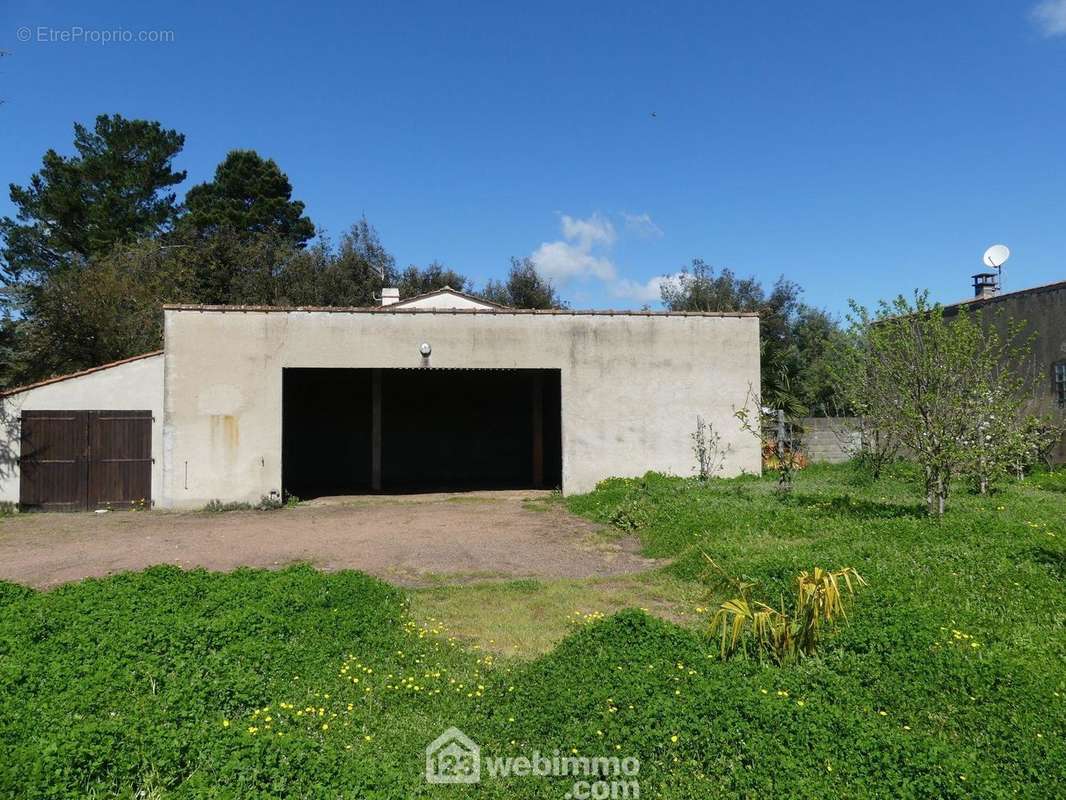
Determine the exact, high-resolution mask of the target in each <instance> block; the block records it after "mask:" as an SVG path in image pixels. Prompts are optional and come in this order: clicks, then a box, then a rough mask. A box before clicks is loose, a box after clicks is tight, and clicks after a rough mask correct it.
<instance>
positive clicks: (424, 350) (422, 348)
mask: <svg viewBox="0 0 1066 800" xmlns="http://www.w3.org/2000/svg"><path fill="white" fill-rule="evenodd" d="M418 352H419V353H421V354H422V358H429V354H430V353H432V352H433V348H432V347H430V344H429V342H422V344H421V345H419V347H418Z"/></svg>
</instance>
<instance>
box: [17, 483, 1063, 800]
mask: <svg viewBox="0 0 1066 800" xmlns="http://www.w3.org/2000/svg"><path fill="white" fill-rule="evenodd" d="M907 477H908V476H907V475H906V471H905V470H904V469H902V468H901V469H899V470H896V471H895V473H894V474H893V475H890V476H889V477H887V478H886V479H884V480H882V481H879V482H876V483H875V482H871V481H869V480H868V478H866V477H865V476H864V475H863V474H862V473H861V472H858V471H854V470H852V469H851V468H849V467H838V468H821V467H818V468H811V469H809V470H806V471H804V472H803V473H801V474H800V475H799V476H798V478H797V484H796V489H795V492H794V494H793V496H792V497H791V498H788V499H781V498H779V497H777V496H776V495H775V493H774V491H773V481H772V479H769V478H767V479H754V478H746V479H739V480H732V481H712V482H711V483H710V484H708V485H707V486H700V485H698V484H697V483H695V482H694V481H691V480H682V479H671V478H663V477H661V476H655V475H649V476H646V477H645V478H644V479H642V480H625V481H623V480H612V481H607V482H605V483H604V484H603V485H601V486H600V487H599V488H598V489H597V490H596V491H595V492H593V493H591V494H589V495H584V496H579V497H572V498H567V500H566V502H567V504H568V506H569V507H570V508H571V509H572V510H574V511H576V512H578V513H581V514H584V515H586V516H588V517H590V518H592V519H594V520H598V521H600V522H603V523H605V524H606V523H609V522H611V521H612V520H613V521H614V522H615V523H616V524H621V525H622V526H623V527H633V526H634V524H636V525H637V532H638V534H639V535H640V536H641V538H642V541H643V543H644V546H645V550H646V553H647V554H648V555H651V556H656V557H662V558H669V559H672V562H671V565H670V566H669V567H667V568H666V569H665V570H663V571H662V572H661V573H660V574H656V575H652V576H647V577H645V578H641V579H639V580H637V579H633V580H631V579H625V580H624V581H622V582H620V583H615V584H613V585H611V584H610V583H608V584H607V585H606V588H605V587H602V586H601V587H597V586H596V582H595V581H593V582H589V583H587V584H583V582H580V581H574V582H570V581H560V582H555V581H545V582H538V581H512V582H505V583H497V584H490V585H482V586H474V587H458V588H456V587H435V588H432V589H429V590H425V591H423V592H415V593H413V594H410V595H405V594H404V593H403V592H401V591H400V590H398V589H395V588H393V587H390V586H388V585H386V584H384V583H382V582H380V581H376V580H374V579H371V578H368V577H366V576H363V575H360V574H357V573H336V574H328V575H327V574H322V573H318V572H316V571H314V570H312V569H310V568H308V567H294V568H290V569H286V570H283V571H280V572H259V571H249V570H242V571H238V572H235V573H232V574H229V575H218V574H209V573H205V572H200V571H198V572H188V573H186V572H181V571H180V570H177V569H175V568H171V567H158V568H153V569H151V570H147V571H145V572H143V573H138V574H132V575H120V576H116V577H114V578H110V579H106V580H88V581H83V582H81V583H78V584H72V585H69V586H64V587H61V588H59V589H56V590H53V591H51V592H47V593H37V592H32V591H30V590H27V589H23V588H21V587H17V586H14V585H11V584H0V797H11V798H15V797H18V798H22V797H43V798H52V797H56V798H58V797H86V796H97V797H112V796H119V797H135V796H153V797H163V798H170V797H278V798H281V797H323V798H324V797H331V798H336V797H366V798H394V797H459V796H462V797H468V796H484V797H499V798H504V797H519V798H521V797H557V798H558V797H563V796H564V795H565V793H566V792H567V791H568V790H569V789H570V788H571V782H570V781H567V780H566V779H562V778H531V777H522V778H519V777H513V778H510V779H499V778H486V779H484V780H483V781H482V783H481V784H480V785H478V786H476V787H430V786H427V785H426V783H425V781H424V779H423V777H422V769H423V765H424V752H423V750H424V747H425V745H426V744H427V743H428V741H429V740H431V739H432V738H433V737H435V736H436V735H437V734H438V733H439V732H441V731H442V730H443V729H444V728H446V727H448V726H450V725H455V726H458V727H459V728H461V729H462V730H463V731H465V732H466V733H467V734H468V735H470V736H471V737H472V738H473V739H474V740H475V741H477V742H478V743H479V744H480V745H481V747H482V754H483V757H484V756H492V755H518V754H526V755H529V754H530V753H531V752H532V751H533V750H534V749H536V750H539V751H540V752H541V753H551V752H553V751H554V750H555V749H558V750H560V751H561V752H563V753H569V752H570V751H571V749H575V750H577V751H578V752H579V753H581V754H585V755H589V756H596V755H602V754H618V755H620V756H621V755H628V756H636V757H637V758H639V759H640V762H641V769H640V775H639V778H640V781H641V797H660V796H661V797H671V798H692V797H736V798H741V797H743V798H763V797H779V796H780V797H819V796H847V797H884V798H896V797H913V798H931V797H937V798H940V797H946V798H954V797H960V798H961V797H1004V798H1005V797H1034V798H1035V797H1048V798H1052V797H1061V796H1064V795H1066V777H1064V771H1063V768H1062V765H1063V764H1064V763H1066V744H1064V736H1066V666H1064V664H1066V585H1064V583H1063V581H1064V580H1066V546H1064V543H1066V492H1063V491H1062V488H1061V487H1062V483H1061V480H1060V479H1059V478H1058V477H1056V476H1038V477H1036V478H1034V479H1031V480H1029V481H1026V482H1025V483H1024V484H1021V485H1016V486H1012V487H1011V488H1009V489H1008V490H1007V491H1005V492H1003V493H1002V494H999V495H996V496H993V497H989V498H978V497H972V496H966V495H959V496H957V497H955V498H953V499H952V502H951V505H950V510H949V514H948V517H947V518H946V519H945V520H944V521H943V522H942V523H938V522H936V521H933V520H929V519H926V518H925V517H923V516H922V515H921V513H920V507H919V502H918V498H917V497H916V495H915V492H914V489H913V486H912V485H911V484H910V483H908V481H907V480H906V478H907ZM704 552H706V553H708V554H709V555H711V556H712V557H713V558H714V559H715V560H716V561H717V562H718V563H720V564H722V565H723V566H724V567H725V568H726V569H728V570H729V571H730V572H731V573H732V574H735V575H738V576H743V577H745V578H746V579H749V580H753V581H756V582H757V583H758V585H759V591H762V592H765V593H766V595H767V596H768V597H769V598H774V599H776V597H777V596H778V595H779V594H780V593H781V592H782V591H786V590H787V587H788V582H789V581H790V579H791V577H792V576H793V575H794V574H795V573H796V572H798V571H799V570H800V569H804V568H810V567H812V566H814V565H820V566H824V567H834V568H835V567H839V566H845V565H848V566H854V567H855V568H856V569H858V570H859V572H861V573H862V574H863V576H864V577H866V579H867V580H868V581H869V584H870V585H869V586H868V587H867V588H865V589H864V590H863V591H862V593H861V594H860V595H859V597H858V598H857V599H856V600H855V601H854V603H853V605H852V607H851V609H850V616H851V623H850V624H849V625H847V626H845V627H842V628H840V629H838V631H837V632H836V633H835V634H834V635H833V636H831V637H830V638H829V640H828V641H827V642H826V643H825V645H824V647H823V649H822V651H821V655H820V656H819V657H818V658H816V659H813V660H810V661H807V662H805V663H802V664H800V665H797V666H790V667H774V666H770V665H767V664H762V663H759V662H755V661H746V660H734V661H731V662H728V663H722V662H721V661H720V660H719V659H718V658H717V647H716V644H715V643H714V642H711V641H709V640H708V639H707V638H706V637H705V636H704V635H703V633H702V632H701V631H700V630H699V629H698V626H696V625H694V624H693V623H692V621H688V622H686V624H682V625H678V624H674V623H673V622H671V621H668V620H664V619H660V618H658V617H656V616H654V615H649V614H645V613H643V612H641V611H639V610H626V611H621V612H620V613H617V614H614V615H613V616H608V617H606V618H605V619H602V620H598V619H594V620H593V621H591V622H588V623H586V624H580V625H566V623H565V617H566V615H567V614H570V613H572V611H574V610H578V611H582V613H583V614H588V613H591V612H593V611H602V612H603V613H607V612H610V611H612V610H614V609H615V608H617V607H618V605H619V604H621V603H623V602H628V601H629V600H633V601H634V603H633V604H634V605H640V604H641V603H642V600H641V598H642V597H645V598H646V597H647V596H648V595H649V594H655V593H659V595H660V596H663V597H665V598H666V599H667V600H668V599H670V598H676V602H677V603H678V604H679V606H682V607H687V606H688V605H689V604H690V603H691V602H693V599H694V598H697V597H703V598H708V599H711V598H719V599H720V598H722V597H725V596H727V594H728V587H727V586H725V585H723V581H722V580H721V579H720V578H718V577H716V576H714V575H712V574H710V573H708V571H707V570H706V562H705V561H704V559H703V557H702V553H704ZM604 595H605V597H604ZM597 597H599V600H596V598H597ZM594 602H601V603H602V604H603V605H602V608H601V607H599V606H595V605H592V603H594ZM703 602H707V601H703ZM538 608H539V609H540V612H539V613H541V614H542V615H543V617H544V625H545V626H546V628H547V629H549V630H550V631H554V633H549V634H539V633H537V632H536V631H537V629H538V625H539V623H538V621H537V620H536V619H532V618H531V617H534V616H535V615H536V613H538V612H537V609H538ZM653 610H655V609H653ZM564 612H565V613H564ZM560 614H563V619H564V622H563V624H564V626H565V627H564V628H563V629H560V628H559V627H558V625H559V621H558V617H559V615H560ZM488 631H499V632H500V633H499V636H501V637H502V636H504V635H509V636H515V635H518V636H521V637H522V638H523V641H525V640H530V648H531V650H542V649H544V647H551V646H552V643H553V642H554V641H556V640H557V639H558V636H559V635H563V634H564V633H566V632H567V631H570V632H569V633H567V634H566V635H565V638H563V640H562V641H561V642H559V643H558V645H557V646H554V648H553V649H551V650H550V651H549V652H547V653H545V654H543V655H540V656H536V657H529V656H530V654H529V653H526V654H523V655H524V657H522V658H513V657H507V656H501V655H496V654H493V653H491V652H488V650H489V648H487V647H484V646H483V647H480V648H479V647H476V646H475V645H477V644H481V645H485V644H486V641H485V639H484V638H483V637H485V636H488V635H490V634H489V633H488ZM953 631H960V632H962V633H964V634H966V636H967V637H969V638H965V639H963V638H959V637H956V635H955V634H953ZM534 636H541V637H542V638H541V639H539V640H538V642H539V643H537V644H536V646H535V647H534V642H533V641H532V639H533V637H534ZM490 638H495V636H490ZM974 642H976V643H977V644H978V647H973V646H971V645H972V643H974ZM500 649H502V650H503V651H504V652H506V648H500ZM353 678H357V679H358V682H356V681H353ZM282 704H284V705H282ZM349 705H350V708H349ZM307 709H313V710H312V711H310V712H308V711H307ZM267 717H270V720H269V721H267ZM225 721H228V722H229V724H228V725H225V724H224V722H225ZM323 725H326V726H328V727H327V728H326V729H323V728H322V726H323ZM249 728H255V733H254V734H253V733H250V732H249ZM279 732H280V733H281V734H282V735H281V736H278V735H277V734H278V733H279ZM368 737H369V738H368Z"/></svg>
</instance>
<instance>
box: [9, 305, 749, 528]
mask: <svg viewBox="0 0 1066 800" xmlns="http://www.w3.org/2000/svg"><path fill="white" fill-rule="evenodd" d="M385 297H386V301H388V300H389V299H390V298H389V295H388V292H387V290H386V295H385ZM164 314H165V328H164V330H165V346H164V351H163V354H162V356H151V357H150V358H147V359H145V361H146V362H147V363H149V364H156V363H158V364H159V367H161V369H160V368H159V367H157V368H156V370H155V372H152V371H151V370H145V371H144V372H143V374H140V375H138V376H132V375H130V374H129V369H128V367H129V365H128V364H121V365H118V366H115V367H113V368H111V369H110V370H99V371H97V372H96V373H94V374H96V375H107V374H109V373H110V372H111V371H113V370H118V372H116V373H115V376H116V377H115V378H114V379H113V380H112V381H111V384H112V388H111V389H110V390H109V389H107V388H106V386H107V383H108V380H107V379H104V378H97V379H96V380H97V383H96V384H94V389H93V391H92V392H90V391H88V389H87V388H85V386H86V384H84V383H79V382H83V381H85V380H86V379H87V378H89V377H90V376H88V375H87V376H83V377H81V378H73V379H71V380H69V381H58V382H55V383H53V384H51V386H52V387H54V389H53V393H51V394H49V395H41V396H35V395H34V394H33V393H35V392H39V391H40V390H41V389H43V388H44V387H39V388H37V389H31V390H29V392H22V393H15V394H11V395H9V396H7V397H5V398H3V402H4V408H5V413H6V414H7V418H8V424H7V425H6V426H5V428H4V431H5V432H4V437H5V441H6V442H7V445H8V449H9V450H10V448H11V443H12V442H13V441H17V440H18V438H19V437H18V428H19V422H20V417H19V410H18V408H17V406H16V405H15V401H16V400H17V399H18V398H19V397H22V398H23V399H22V401H21V402H23V403H24V404H25V402H26V401H27V400H26V399H27V398H32V405H33V406H34V407H35V408H37V409H43V408H45V407H49V406H50V407H52V408H56V409H59V408H64V407H79V408H84V409H86V410H92V409H104V408H106V409H112V410H114V409H121V408H128V409H130V410H131V411H132V410H134V406H136V407H137V409H142V408H143V409H149V410H152V411H153V412H154V411H155V410H156V408H157V407H158V406H157V405H153V404H152V403H151V402H150V399H152V398H154V399H156V400H157V401H158V398H159V397H160V396H161V398H162V402H161V409H160V410H159V413H158V415H157V420H161V425H153V426H152V430H151V436H152V441H151V447H152V451H153V455H155V454H158V458H157V459H156V464H155V465H154V468H153V469H152V472H151V483H152V491H151V497H152V502H153V503H154V504H155V505H158V506H160V507H166V508H199V507H202V506H203V505H204V504H205V503H207V502H209V501H210V500H213V499H220V500H224V501H247V502H257V501H258V500H260V498H262V497H263V496H264V495H270V494H281V493H282V492H290V491H291V492H294V493H296V494H297V495H299V496H301V497H306V496H314V495H316V494H330V493H352V492H361V491H366V492H379V491H383V492H389V491H404V492H409V491H420V490H446V489H469V488H497V487H501V488H502V487H504V486H507V487H535V486H545V487H558V488H561V489H562V490H563V491H564V492H568V493H571V492H582V491H587V490H589V489H591V488H592V487H593V486H594V485H595V484H596V483H597V482H598V481H599V480H602V479H603V478H606V477H609V476H613V475H625V476H635V475H641V474H643V473H644V472H646V471H648V470H657V471H661V472H667V473H673V474H679V475H690V474H692V473H693V469H694V465H695V461H694V456H693V453H692V442H691V434H692V432H693V430H694V429H695V426H696V416H697V415H700V416H702V417H703V418H704V419H705V420H707V421H708V422H710V423H711V424H713V425H714V427H715V429H716V430H717V431H718V432H719V433H720V434H721V435H722V439H723V443H724V444H725V445H726V446H727V447H728V448H729V450H728V454H727V457H726V460H725V467H724V473H725V474H727V475H736V474H739V473H741V472H742V471H747V472H758V471H759V469H760V453H759V447H758V443H757V442H756V440H755V439H754V438H753V437H752V436H750V435H749V434H747V433H744V432H743V431H741V430H740V429H739V426H738V423H737V420H736V419H735V417H734V416H733V414H734V411H735V409H737V408H739V407H741V406H743V405H744V403H745V400H746V397H747V394H748V390H749V387H752V386H754V387H757V386H758V385H759V321H758V317H757V316H755V315H750V314H705V313H692V314H689V313H685V314H679V313H669V312H608V311H604V312H599V311H570V310H562V311H528V310H516V309H507V308H501V307H498V306H493V305H491V304H487V303H483V302H481V301H479V300H478V299H476V298H471V297H469V296H467V295H463V294H462V293H458V292H452V291H451V290H442V291H440V292H435V293H431V295H429V296H422V297H419V298H413V299H412V300H410V301H405V302H394V303H391V304H389V305H386V306H382V307H376V308H350V309H349V308H345V309H341V308H276V307H255V308H252V307H232V306H215V307H209V306H171V307H167V308H166V309H165V312H164ZM153 359H154V360H153ZM123 370H125V374H123V372H122V371H123ZM160 373H161V374H160ZM129 380H133V381H135V382H139V386H138V388H137V389H136V390H130V389H128V388H125V384H126V383H127V382H128V381H129ZM97 385H98V386H99V387H100V389H99V391H102V392H103V395H102V396H101V395H100V394H99V393H98V392H97V389H96V386H97ZM64 386H65V387H68V388H61V387H64ZM153 392H154V393H155V394H154V395H153V394H152V393H153ZM2 452H3V451H0V453H2ZM0 469H2V473H0V492H2V494H0V497H2V498H3V499H5V500H9V501H16V500H18V498H19V488H18V487H19V481H18V464H17V463H13V462H12V458H11V455H10V454H8V455H7V456H4V465H3V467H2V468H0ZM301 492H302V494H301Z"/></svg>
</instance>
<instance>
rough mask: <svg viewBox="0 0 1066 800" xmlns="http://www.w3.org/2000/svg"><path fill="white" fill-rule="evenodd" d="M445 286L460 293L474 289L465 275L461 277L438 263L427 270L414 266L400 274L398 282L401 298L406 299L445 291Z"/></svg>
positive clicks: (434, 263) (432, 264) (435, 262)
mask: <svg viewBox="0 0 1066 800" xmlns="http://www.w3.org/2000/svg"><path fill="white" fill-rule="evenodd" d="M445 286H447V287H450V288H452V289H455V290H456V291H458V292H465V291H468V289H470V288H472V286H471V283H470V280H469V279H468V278H467V277H466V276H465V275H460V274H459V273H458V272H456V271H455V270H453V269H449V268H448V267H446V266H444V265H443V264H441V263H440V262H438V261H434V262H433V263H431V264H430V265H429V266H428V267H426V268H425V269H419V268H418V267H416V266H414V265H413V264H412V265H411V266H409V267H408V268H407V269H405V270H404V271H403V272H401V273H400V280H399V282H398V288H399V290H400V297H401V298H404V299H406V298H408V297H414V296H415V295H419V294H425V293H426V292H432V291H436V290H437V289H443V288H444V287H445Z"/></svg>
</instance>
